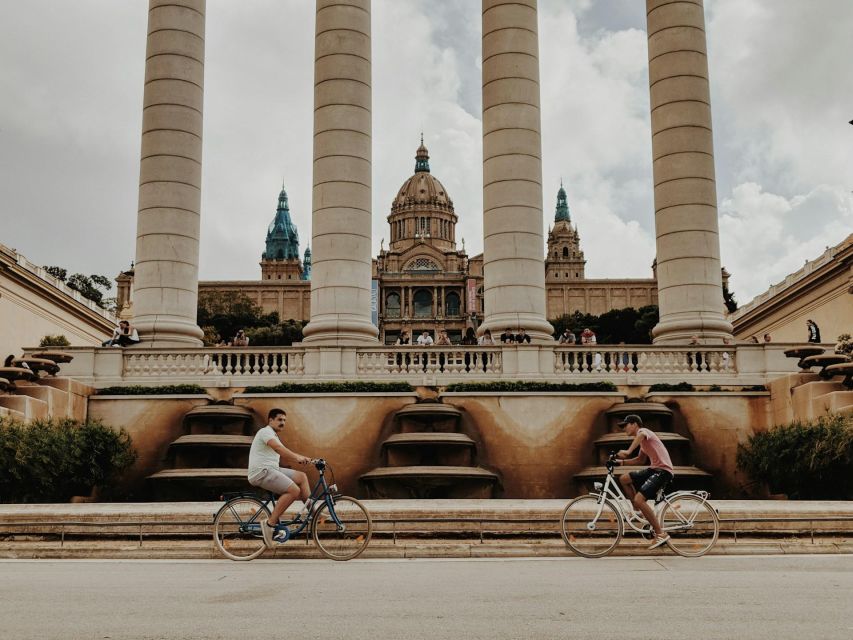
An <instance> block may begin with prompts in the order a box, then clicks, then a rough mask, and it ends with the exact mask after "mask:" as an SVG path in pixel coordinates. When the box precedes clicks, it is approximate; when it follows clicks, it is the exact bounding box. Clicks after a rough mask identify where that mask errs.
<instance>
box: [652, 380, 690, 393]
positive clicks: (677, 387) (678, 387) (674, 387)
mask: <svg viewBox="0 0 853 640" xmlns="http://www.w3.org/2000/svg"><path fill="white" fill-rule="evenodd" d="M655 391H696V387H694V386H693V385H692V384H690V383H689V382H679V383H678V384H669V383H668V382H658V383H657V384H653V385H652V386H650V387H649V393H654V392H655Z"/></svg>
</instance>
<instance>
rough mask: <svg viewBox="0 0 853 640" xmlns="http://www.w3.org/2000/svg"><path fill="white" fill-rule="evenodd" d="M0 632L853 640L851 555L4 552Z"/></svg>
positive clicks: (29, 635) (71, 637)
mask: <svg viewBox="0 0 853 640" xmlns="http://www.w3.org/2000/svg"><path fill="white" fill-rule="evenodd" d="M0 638H3V639H6V638H8V639H10V640H11V639H15V640H27V639H38V640H51V639H53V638H62V639H63V640H76V639H78V638H79V639H90V638H91V639H101V640H103V639H112V640H116V639H121V640H125V639H134V640H135V639H145V640H153V639H160V638H169V639H182V640H184V639H186V640H195V639H199V640H201V639H205V640H212V639H228V640H232V639H240V640H243V639H245V640H252V639H255V638H263V639H265V640H270V639H273V638H347V639H353V640H358V639H362V638H364V639H368V638H369V639H371V640H372V639H382V638H392V639H395V640H396V639H405V640H415V639H419V638H429V639H430V640H440V639H444V638H448V639H450V638H453V639H461V638H465V639H472V640H473V639H480V638H482V639H487V640H498V639H503V638H607V639H610V638H619V639H623V638H625V639H634V638H636V639H653V638H679V639H683V638H702V639H703V640H708V639H715V638H719V639H726V640H728V639H730V638H744V639H749V640H752V639H755V640H761V639H763V638H767V639H771V638H772V639H774V640H784V639H787V638H797V639H799V638H820V639H822V640H831V639H835V638H838V639H844V640H849V639H850V638H853V556H851V555H838V556H827V555H821V556H757V557H750V556H746V557H744V556H738V557H721V556H713V557H705V558H697V559H688V558H675V557H673V558H668V557H664V558H622V557H620V558H605V559H601V560H585V559H582V558H538V559H529V558H525V559H489V560H448V559H436V560H355V561H352V562H348V563H335V562H332V561H314V560H256V561H254V562H251V563H234V562H229V561H224V560H223V561H219V560H200V561H169V560H128V561H115V560H100V561H99V560H80V561H77V560H62V561H50V560H41V561H30V560H3V561H0Z"/></svg>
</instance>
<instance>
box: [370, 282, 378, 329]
mask: <svg viewBox="0 0 853 640" xmlns="http://www.w3.org/2000/svg"><path fill="white" fill-rule="evenodd" d="M370 319H371V320H372V321H373V324H374V325H376V326H377V327H378V326H379V280H371V281H370Z"/></svg>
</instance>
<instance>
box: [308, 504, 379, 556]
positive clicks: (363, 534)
mask: <svg viewBox="0 0 853 640" xmlns="http://www.w3.org/2000/svg"><path fill="white" fill-rule="evenodd" d="M311 530H312V532H313V535H314V542H315V543H316V544H317V548H318V549H320V552H321V553H322V554H323V555H324V556H326V557H327V558H331V559H332V560H352V559H353V558H355V557H357V556H358V555H359V554H360V553H361V552H362V551H364V550H365V549H366V548H367V544H368V543H369V542H370V535H371V534H372V533H373V522H372V521H371V519H370V514H369V513H367V509H365V508H364V505H362V504H361V503H360V502H359V501H358V500H356V499H355V498H350V497H347V496H340V497H338V498H336V499H335V507H334V516H333V515H332V514H330V513H329V505H328V504H324V505H323V506H321V507H320V508H319V509H317V511H316V513H315V514H314V520H313V521H312V523H311Z"/></svg>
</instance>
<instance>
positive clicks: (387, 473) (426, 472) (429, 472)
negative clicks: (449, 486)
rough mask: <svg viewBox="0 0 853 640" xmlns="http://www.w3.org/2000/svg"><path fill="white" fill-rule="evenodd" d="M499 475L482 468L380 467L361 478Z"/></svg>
mask: <svg viewBox="0 0 853 640" xmlns="http://www.w3.org/2000/svg"><path fill="white" fill-rule="evenodd" d="M497 477H498V476H497V474H495V473H493V472H492V471H489V470H488V469H483V468H480V467H449V466H448V467H436V466H423V467H421V466H416V467H379V468H377V469H372V470H371V471H368V472H367V473H365V474H364V475H362V476H361V478H362V480H377V479H380V478H472V479H478V478H482V479H487V478H489V479H495V480H496V479H497Z"/></svg>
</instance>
